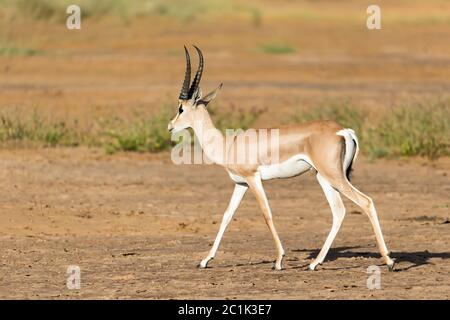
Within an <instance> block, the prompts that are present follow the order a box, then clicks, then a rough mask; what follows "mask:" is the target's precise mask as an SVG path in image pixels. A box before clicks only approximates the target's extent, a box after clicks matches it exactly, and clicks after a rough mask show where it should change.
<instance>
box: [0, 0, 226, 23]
mask: <svg viewBox="0 0 450 320" xmlns="http://www.w3.org/2000/svg"><path fill="white" fill-rule="evenodd" d="M71 4H76V5H78V6H79V7H80V9H81V15H82V17H83V18H88V17H95V18H98V17H104V16H107V15H113V16H114V15H115V16H119V17H121V18H123V19H126V20H127V19H129V18H132V17H136V16H168V17H172V18H176V19H179V20H182V21H190V20H193V19H195V18H196V17H198V16H201V15H205V14H207V13H211V12H224V11H227V10H232V9H233V7H234V6H233V4H232V1H229V0H190V1H188V2H187V1H184V0H78V1H75V2H74V1H72V0H0V7H2V8H7V9H12V10H13V11H14V12H15V14H16V15H17V16H21V17H27V18H28V19H29V18H32V19H35V20H46V21H59V22H60V21H65V19H66V18H67V13H66V8H67V7H68V6H69V5H71Z"/></svg>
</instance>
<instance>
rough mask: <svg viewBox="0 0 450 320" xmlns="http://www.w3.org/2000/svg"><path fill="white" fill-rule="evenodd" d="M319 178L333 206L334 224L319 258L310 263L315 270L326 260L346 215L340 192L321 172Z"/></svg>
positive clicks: (310, 266)
mask: <svg viewBox="0 0 450 320" xmlns="http://www.w3.org/2000/svg"><path fill="white" fill-rule="evenodd" d="M317 180H318V181H319V184H320V186H321V187H322V189H323V192H324V193H325V197H326V198H327V200H328V203H329V205H330V207H331V213H332V214H333V225H332V227H331V230H330V233H329V234H328V237H327V239H326V240H325V244H324V245H323V247H322V250H320V252H319V254H318V255H317V258H316V259H315V260H314V261H313V262H312V263H311V264H310V265H309V268H310V269H311V270H315V269H316V267H317V265H319V264H321V263H322V262H323V261H324V259H325V257H326V255H327V253H328V250H330V247H331V245H332V243H333V241H334V238H335V237H336V235H337V233H338V232H339V228H340V227H341V225H342V221H344V217H345V207H344V203H343V202H342V199H341V196H340V194H339V192H337V191H336V190H335V189H334V188H333V187H332V186H331V185H330V183H329V182H328V181H326V180H325V179H324V178H323V177H322V176H321V175H320V173H318V174H317Z"/></svg>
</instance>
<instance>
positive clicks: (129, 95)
mask: <svg viewBox="0 0 450 320" xmlns="http://www.w3.org/2000/svg"><path fill="white" fill-rule="evenodd" d="M75 2H76V4H78V5H79V6H80V8H81V30H68V29H67V28H66V19H67V17H68V14H67V13H66V8H67V6H68V5H69V4H75ZM370 4H373V1H366V0H339V1H336V0H302V1H300V0H299V1H294V0H281V1H256V0H250V1H245V2H244V1H237V0H191V1H181V0H166V1H163V0H141V1H138V0H127V1H125V0H97V1H93V0H92V1H90V0H79V1H73V0H15V1H13V0H0V120H1V123H0V141H1V142H2V144H3V146H4V147H14V148H16V147H24V146H26V147H35V146H38V147H39V146H46V147H53V146H80V145H86V146H90V147H95V148H102V149H104V150H105V151H106V152H108V153H114V152H117V151H138V152H147V151H150V152H158V151H162V150H165V149H168V148H169V147H170V139H169V137H168V135H167V133H166V126H167V120H168V119H169V118H170V117H172V116H173V115H174V114H175V112H176V110H177V108H176V103H177V98H178V94H179V89H180V86H181V82H182V80H183V75H184V68H185V61H184V51H183V45H184V44H186V45H191V44H195V45H197V46H199V47H200V48H201V49H202V51H203V53H204V56H205V59H206V63H205V72H204V75H203V80H202V88H203V92H204V93H206V92H208V91H209V90H212V89H213V88H215V87H216V86H217V85H218V84H219V83H221V82H223V83H224V88H223V90H222V92H221V93H220V96H219V97H218V99H216V102H215V103H214V105H213V106H212V107H211V111H212V112H213V114H214V119H215V121H216V123H217V124H218V126H220V127H221V128H225V127H243V128H246V127H249V126H279V125H280V124H282V125H288V124H292V123H298V122H303V121H307V120H310V119H318V118H331V119H335V120H337V121H339V122H341V123H342V124H343V125H344V126H352V127H353V128H355V129H356V131H357V132H358V134H359V135H360V136H361V139H362V140H364V142H365V143H364V144H363V145H364V149H363V152H364V154H366V155H368V156H370V157H385V156H387V157H389V156H410V155H421V156H427V157H430V158H435V157H439V156H442V155H449V136H450V135H449V132H450V131H449V127H450V124H449V121H450V119H449V118H450V117H449V116H450V111H449V105H450V103H449V100H448V99H449V93H450V90H449V89H450V55H449V54H450V41H449V39H450V2H449V1H445V0H430V1H424V0H422V1H419V0H397V1H377V3H376V4H377V5H379V6H380V8H381V26H382V29H381V30H368V29H367V27H366V19H367V17H368V16H369V15H368V14H367V13H366V10H367V7H368V6H369V5H370ZM191 48H192V47H191ZM194 52H195V51H192V53H191V56H192V60H193V65H194V68H195V67H196V64H197V58H196V55H195V54H194Z"/></svg>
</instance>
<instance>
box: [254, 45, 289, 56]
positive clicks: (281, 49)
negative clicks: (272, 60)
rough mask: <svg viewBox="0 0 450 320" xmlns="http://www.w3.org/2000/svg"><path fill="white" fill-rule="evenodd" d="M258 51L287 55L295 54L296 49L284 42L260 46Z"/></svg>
mask: <svg viewBox="0 0 450 320" xmlns="http://www.w3.org/2000/svg"><path fill="white" fill-rule="evenodd" d="M258 49H259V50H260V51H261V52H264V53H267V54H287V53H293V52H295V49H294V47H292V46H290V45H289V44H287V43H284V42H268V43H264V44H262V45H260V46H259V47H258Z"/></svg>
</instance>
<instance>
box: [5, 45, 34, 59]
mask: <svg viewBox="0 0 450 320" xmlns="http://www.w3.org/2000/svg"><path fill="white" fill-rule="evenodd" d="M40 53H41V51H39V50H36V49H32V48H24V47H20V46H16V45H14V44H11V43H9V42H0V57H2V56H3V57H16V56H20V57H31V56H35V55H38V54H40Z"/></svg>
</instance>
